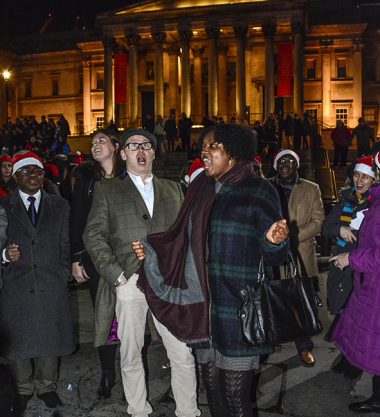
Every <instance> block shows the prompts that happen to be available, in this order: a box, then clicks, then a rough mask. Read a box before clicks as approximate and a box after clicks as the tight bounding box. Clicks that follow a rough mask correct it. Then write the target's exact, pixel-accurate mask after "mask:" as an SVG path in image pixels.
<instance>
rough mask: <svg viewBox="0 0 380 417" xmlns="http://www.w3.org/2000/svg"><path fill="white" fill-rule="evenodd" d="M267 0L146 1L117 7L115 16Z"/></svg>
mask: <svg viewBox="0 0 380 417" xmlns="http://www.w3.org/2000/svg"><path fill="white" fill-rule="evenodd" d="M267 1H268V0H235V1H234V0H172V1H167V0H166V1H165V0H161V1H160V0H159V1H146V2H140V3H138V4H134V5H131V6H128V7H126V8H123V9H119V10H117V11H116V12H115V15H116V16H120V15H126V14H131V13H132V14H139V13H146V12H157V11H164V10H176V9H187V8H192V9H194V8H199V7H213V6H223V5H227V4H242V3H265V2H267Z"/></svg>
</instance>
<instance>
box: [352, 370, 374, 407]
mask: <svg viewBox="0 0 380 417" xmlns="http://www.w3.org/2000/svg"><path fill="white" fill-rule="evenodd" d="M348 407H349V409H350V410H352V411H357V412H358V413H363V414H368V413H380V376H377V375H374V376H373V378H372V396H371V398H368V400H365V401H359V402H356V403H351V404H350V405H349V406H348Z"/></svg>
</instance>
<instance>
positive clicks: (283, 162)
mask: <svg viewBox="0 0 380 417" xmlns="http://www.w3.org/2000/svg"><path fill="white" fill-rule="evenodd" d="M278 165H279V166H285V165H287V166H290V167H294V166H297V161H296V160H295V159H292V158H284V159H280V160H279V161H278Z"/></svg>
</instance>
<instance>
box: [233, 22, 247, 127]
mask: <svg viewBox="0 0 380 417" xmlns="http://www.w3.org/2000/svg"><path fill="white" fill-rule="evenodd" d="M247 31H248V27H247V26H236V27H234V32H235V36H236V119H237V121H238V122H239V123H243V121H244V118H245V106H246V94H245V45H246V38H247Z"/></svg>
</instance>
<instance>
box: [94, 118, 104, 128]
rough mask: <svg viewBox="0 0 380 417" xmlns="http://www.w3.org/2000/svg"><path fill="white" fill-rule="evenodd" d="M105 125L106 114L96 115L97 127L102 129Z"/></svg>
mask: <svg viewBox="0 0 380 417" xmlns="http://www.w3.org/2000/svg"><path fill="white" fill-rule="evenodd" d="M102 127H104V116H97V117H96V128H97V129H100V128H102Z"/></svg>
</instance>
